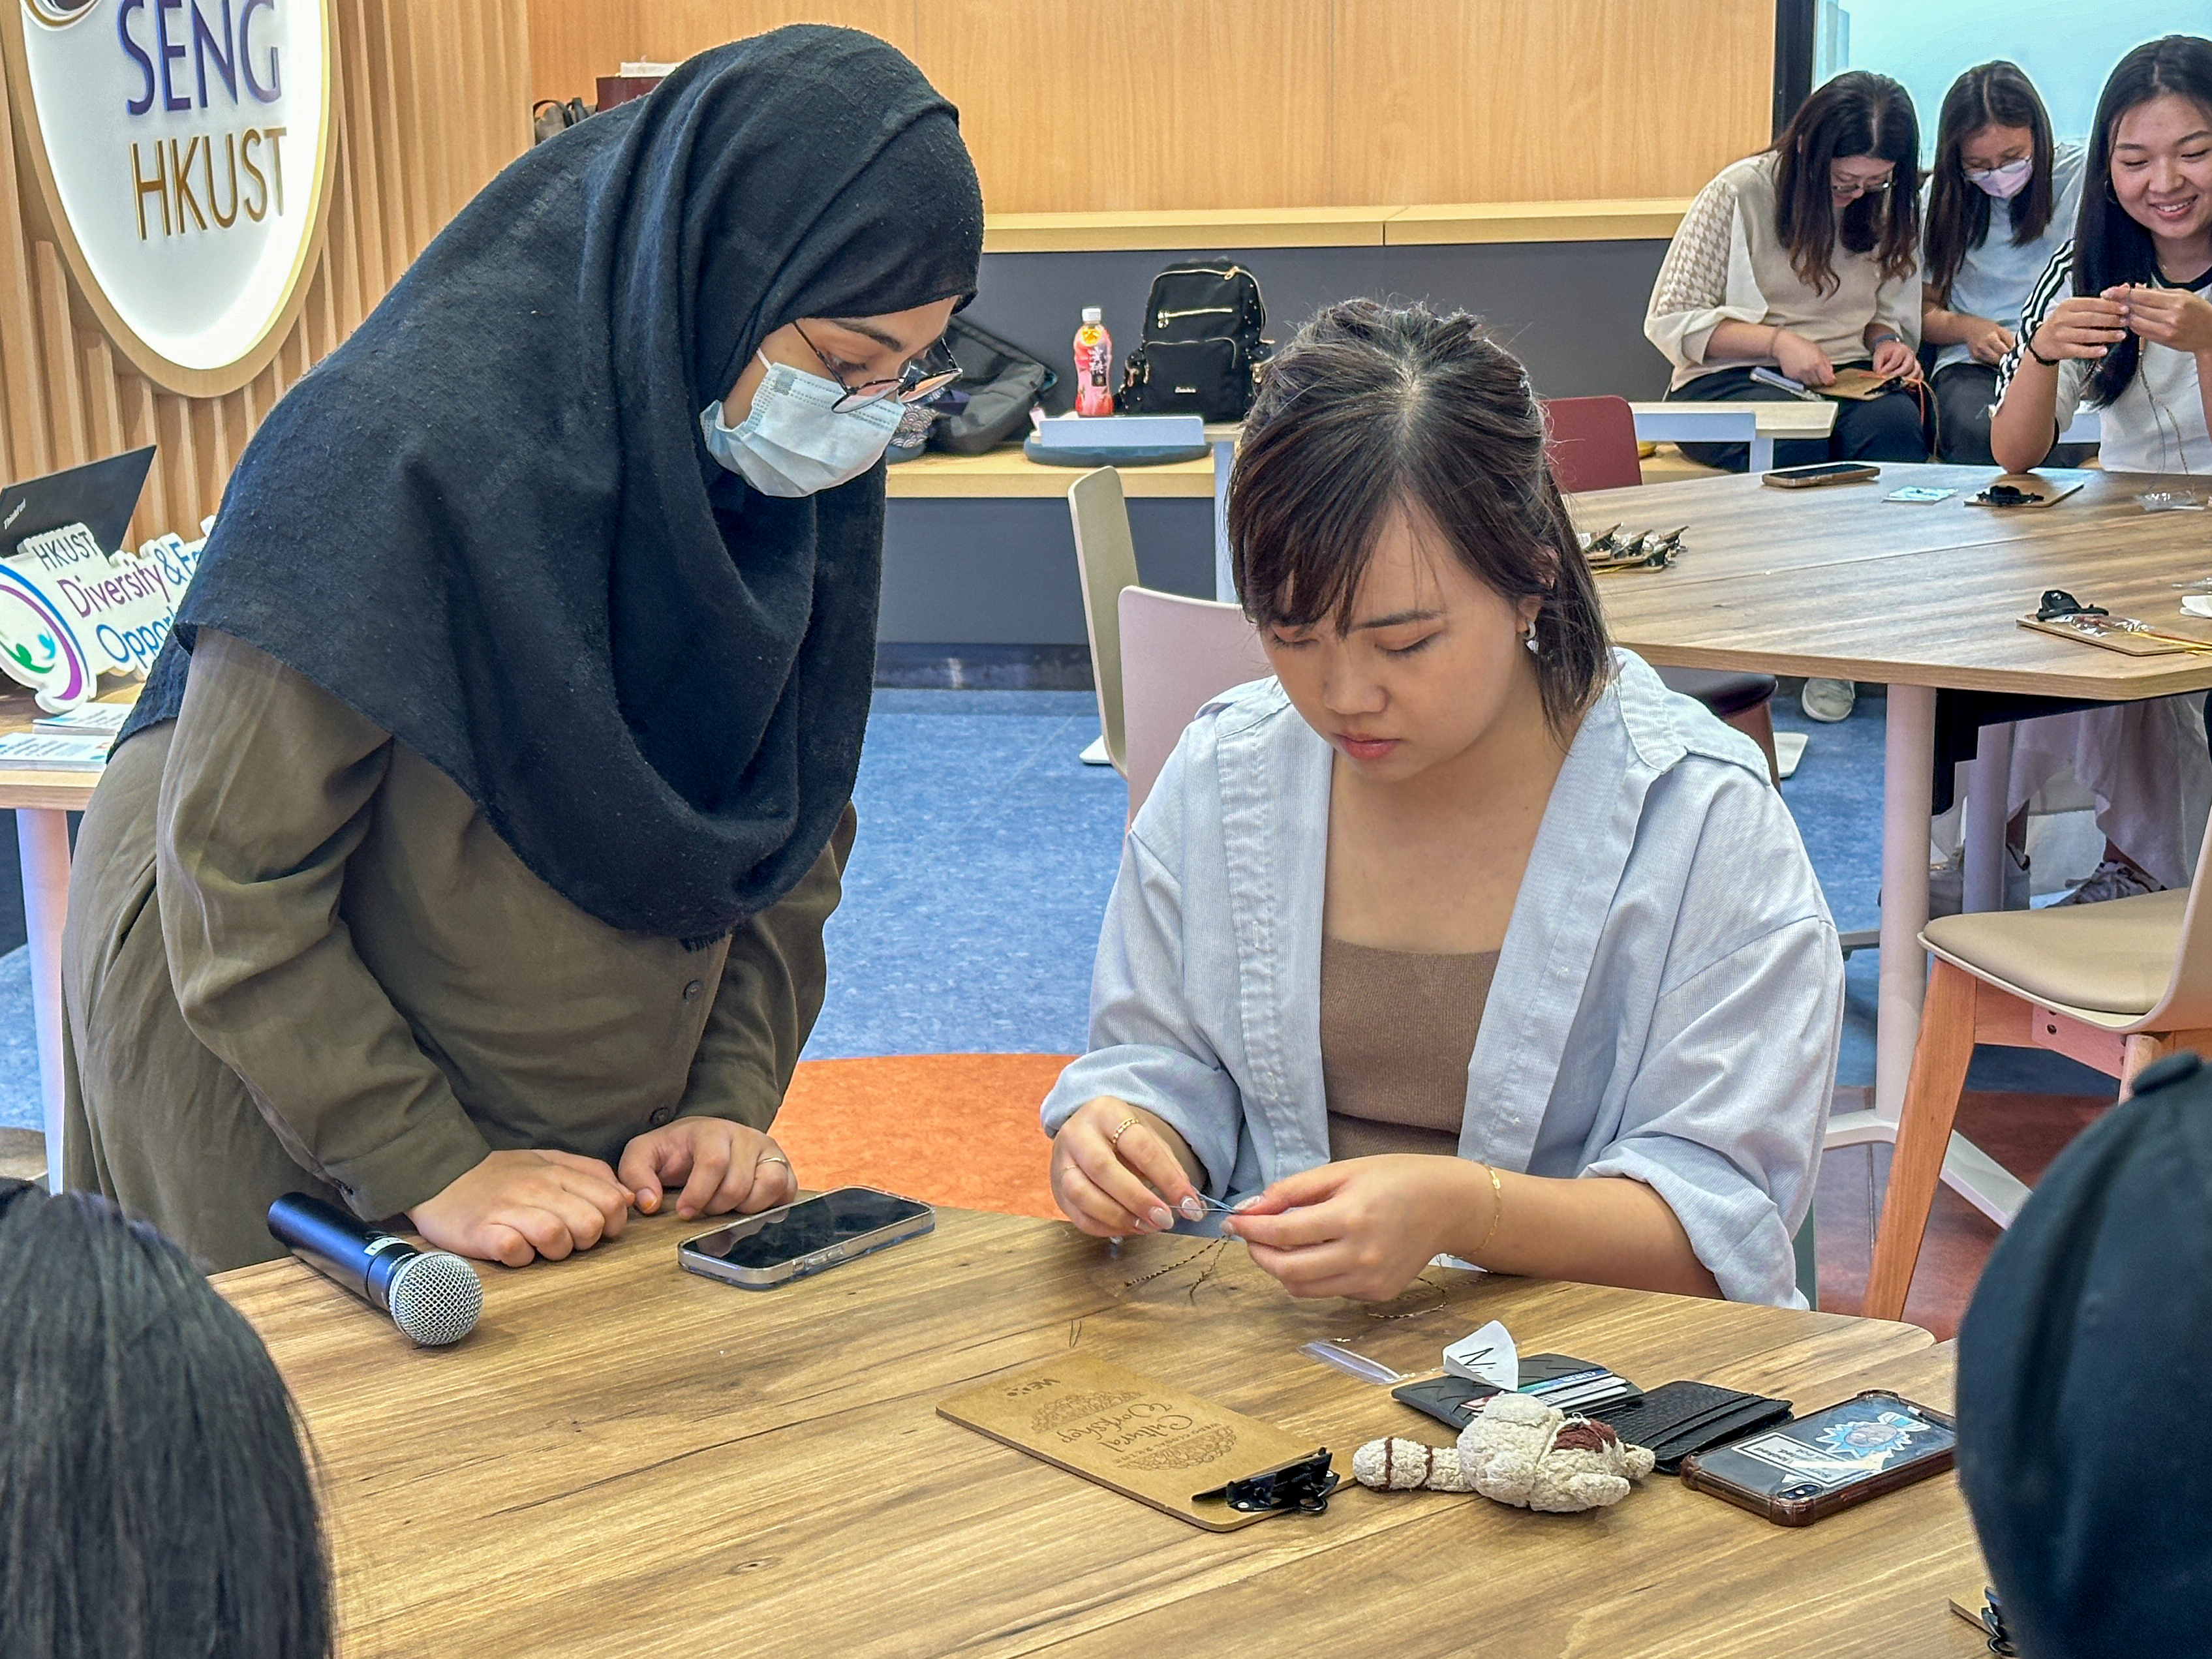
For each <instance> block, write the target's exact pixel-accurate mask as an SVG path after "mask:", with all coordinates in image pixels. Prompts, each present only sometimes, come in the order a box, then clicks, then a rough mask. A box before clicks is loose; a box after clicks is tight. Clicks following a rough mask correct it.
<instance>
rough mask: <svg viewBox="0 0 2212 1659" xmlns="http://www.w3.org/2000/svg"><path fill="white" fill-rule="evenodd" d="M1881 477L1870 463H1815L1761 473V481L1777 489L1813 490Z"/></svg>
mask: <svg viewBox="0 0 2212 1659" xmlns="http://www.w3.org/2000/svg"><path fill="white" fill-rule="evenodd" d="M1879 477H1881V468H1880V467H1878V466H1875V465H1873V464H1872V463H1871V462H1869V461H1815V462H1814V463H1813V464H1812V465H1810V466H1784V467H1777V468H1776V469H1775V470H1774V471H1771V472H1762V473H1760V474H1759V482H1760V483H1763V484H1771V485H1772V486H1773V487H1774V488H1775V489H1814V488H1816V487H1817V486H1819V485H1820V484H1832V483H1859V482H1860V481H1861V480H1863V479H1866V478H1879Z"/></svg>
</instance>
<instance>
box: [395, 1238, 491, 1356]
mask: <svg viewBox="0 0 2212 1659" xmlns="http://www.w3.org/2000/svg"><path fill="white" fill-rule="evenodd" d="M482 1312H483V1283H482V1281H480V1280H479V1279H477V1275H476V1270H475V1269H474V1268H473V1267H470V1266H469V1264H468V1263H467V1262H465V1261H462V1260H461V1258H460V1257H459V1256H457V1255H449V1254H447V1252H446V1251H444V1250H426V1251H424V1252H423V1253H422V1255H418V1256H416V1258H415V1259H414V1260H413V1261H409V1262H407V1263H406V1264H405V1265H404V1266H403V1267H401V1268H400V1269H399V1271H398V1273H395V1274H394V1275H393V1276H392V1323H393V1324H395V1325H397V1326H398V1327H399V1328H400V1329H401V1330H403V1331H404V1332H406V1333H407V1334H408V1335H410V1336H411V1337H413V1338H414V1339H415V1340H416V1341H417V1342H418V1343H420V1344H422V1346H424V1347H426V1348H442V1347H443V1346H446V1344H447V1343H448V1342H458V1341H459V1340H461V1339H462V1338H463V1337H465V1336H466V1335H467V1334H469V1333H470V1332H471V1331H472V1330H474V1329H475V1328H476V1324H477V1315H479V1314H481V1313H482Z"/></svg>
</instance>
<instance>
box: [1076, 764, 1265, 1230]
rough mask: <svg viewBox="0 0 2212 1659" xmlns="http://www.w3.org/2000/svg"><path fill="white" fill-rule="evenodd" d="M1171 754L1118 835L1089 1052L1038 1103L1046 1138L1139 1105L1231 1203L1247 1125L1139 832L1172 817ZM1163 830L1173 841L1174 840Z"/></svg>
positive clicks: (1163, 866)
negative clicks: (1087, 1115)
mask: <svg viewBox="0 0 2212 1659" xmlns="http://www.w3.org/2000/svg"><path fill="white" fill-rule="evenodd" d="M1182 772H1183V766H1182V750H1181V749H1178V750H1177V751H1176V757H1174V758H1173V759H1171V760H1170V763H1169V764H1168V767H1167V768H1166V769H1164V771H1163V772H1162V773H1161V775H1160V779H1159V781H1158V784H1156V785H1155V786H1154V787H1153V792H1152V798H1151V799H1150V800H1149V801H1147V803H1146V809H1145V811H1143V812H1142V813H1140V814H1139V818H1138V822H1137V825H1136V826H1135V827H1134V828H1133V829H1131V831H1130V832H1129V834H1128V835H1127V836H1124V837H1123V838H1122V842H1121V872H1120V873H1119V874H1118V875H1117V876H1116V878H1115V882H1114V893H1113V896H1112V897H1111V898H1110V899H1109V900H1108V901H1107V905H1106V919H1105V922H1104V925H1103V927H1101V929H1100V930H1099V935H1098V955H1097V961H1096V963H1094V965H1093V967H1092V969H1091V1052H1090V1053H1088V1054H1085V1055H1084V1056H1083V1057H1082V1058H1080V1059H1079V1060H1076V1061H1075V1062H1074V1063H1073V1065H1071V1066H1068V1067H1067V1069H1066V1071H1064V1072H1062V1073H1060V1080H1059V1081H1058V1082H1057V1083H1055V1084H1054V1085H1053V1088H1052V1091H1051V1092H1050V1093H1049V1094H1048V1095H1047V1096H1046V1097H1045V1101H1044V1107H1043V1121H1044V1128H1045V1133H1048V1134H1058V1133H1060V1126H1061V1125H1063V1124H1064V1123H1066V1121H1067V1120H1068V1119H1069V1118H1070V1117H1072V1116H1073V1115H1074V1114H1075V1112H1076V1109H1078V1108H1079V1107H1080V1106H1082V1105H1083V1104H1084V1103H1085V1102H1086V1101H1090V1100H1094V1099H1096V1098H1097V1097H1100V1096H1102V1095H1103V1096H1108V1097H1111V1098H1113V1099H1115V1100H1120V1101H1126V1102H1127V1103H1128V1104H1130V1105H1132V1106H1141V1107H1143V1108H1144V1109H1145V1110H1146V1111H1148V1112H1151V1113H1152V1114H1153V1115H1155V1116H1157V1117H1158V1118H1159V1119H1160V1120H1161V1121H1163V1122H1164V1123H1166V1124H1167V1125H1168V1127H1170V1128H1172V1129H1173V1130H1174V1131H1175V1132H1176V1133H1177V1134H1179V1135H1181V1136H1182V1139H1183V1142H1184V1144H1185V1145H1186V1146H1188V1147H1189V1148H1190V1150H1191V1151H1192V1152H1193V1153H1194V1154H1195V1155H1196V1156H1197V1158H1198V1161H1199V1162H1200V1164H1203V1165H1204V1166H1205V1168H1206V1182H1205V1188H1206V1192H1207V1193H1208V1194H1210V1195H1211V1196H1212V1197H1214V1198H1225V1197H1226V1196H1227V1195H1228V1191H1229V1182H1230V1177H1231V1171H1232V1170H1234V1168H1235V1166H1236V1162H1237V1136H1238V1131H1239V1129H1240V1127H1241V1126H1242V1123H1243V1107H1242V1097H1241V1095H1240V1094H1239V1092H1238V1090H1237V1084H1236V1080H1235V1079H1233V1078H1232V1077H1231V1075H1230V1073H1229V1070H1228V1068H1227V1066H1225V1065H1224V1064H1223V1062H1222V1060H1221V1059H1220V1057H1219V1056H1218V1054H1215V1053H1214V1051H1213V1048H1212V1045H1210V1044H1209V1043H1208V1042H1207V1041H1206V1036H1205V1035H1204V1033H1203V1032H1202V1031H1201V1030H1200V1027H1199V1021H1198V1018H1197V1016H1196V1013H1195V1011H1194V1009H1193V1007H1192V1006H1191V1000H1190V998H1189V996H1188V994H1187V987H1186V979H1185V963H1184V959H1183V925H1184V918H1183V903H1182V900H1183V894H1182V880H1181V878H1180V876H1179V874H1178V873H1177V872H1176V871H1175V870H1174V869H1172V868H1170V866H1169V865H1168V863H1167V862H1166V861H1165V860H1163V859H1162V858H1161V857H1160V856H1159V855H1158V854H1156V853H1155V852H1153V851H1152V848H1150V847H1149V846H1147V845H1146V839H1145V835H1144V832H1145V830H1146V829H1148V828H1153V827H1155V826H1158V825H1159V823H1160V822H1161V820H1163V819H1170V818H1173V817H1176V799H1177V796H1178V794H1179V793H1180V789H1179V785H1180V782H1181V779H1182ZM1169 827H1170V845H1176V846H1179V845H1180V844H1181V837H1180V836H1179V835H1178V834H1175V833H1173V830H1174V829H1175V826H1173V825H1170V826H1169Z"/></svg>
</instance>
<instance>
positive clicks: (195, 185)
mask: <svg viewBox="0 0 2212 1659" xmlns="http://www.w3.org/2000/svg"><path fill="white" fill-rule="evenodd" d="M275 9H276V0H245V3H244V4H243V5H240V6H239V7H238V8H237V9H236V11H235V13H234V11H233V9H232V0H221V3H220V5H219V6H217V5H216V4H215V0H185V3H181V4H180V3H179V0H123V3H122V5H121V6H120V7H119V8H118V11H117V14H116V21H115V31H116V35H117V38H118V40H119V41H120V43H121V45H122V48H123V51H124V53H125V56H127V57H128V58H130V59H131V65H132V68H133V70H135V72H136V76H137V81H138V88H137V93H136V94H135V95H134V96H131V97H130V98H128V99H126V100H125V103H124V108H125V111H126V112H128V113H129V114H130V115H131V116H133V117H134V118H135V117H139V116H143V115H145V114H147V113H149V112H151V111H153V110H154V109H155V108H156V107H157V106H158V107H159V108H160V109H161V110H163V111H166V112H174V111H180V110H191V109H207V108H210V106H212V105H213V104H214V102H215V101H216V100H217V99H219V98H224V97H227V98H228V101H229V102H230V103H231V105H233V106H238V105H240V103H241V102H245V101H250V102H251V103H259V104H273V103H275V102H276V101H277V100H278V98H279V97H280V96H281V94H282V92H283V64H281V62H280V61H279V58H280V53H279V52H278V51H277V49H276V46H273V45H268V46H264V48H263V53H262V61H261V62H260V63H258V64H257V63H256V61H255V57H254V52H255V46H254V40H253V29H254V24H255V22H256V21H257V18H258V15H259V14H261V13H263V12H274V11H275ZM210 14H212V15H210ZM187 15H188V16H189V18H190V27H188V28H187V27H186V26H185V18H186V16H187ZM187 63H189V64H190V68H189V70H187V69H186V64H187ZM284 131H285V130H284V128H283V127H281V126H265V125H260V126H247V127H243V128H239V129H234V130H233V131H228V132H222V133H205V132H203V133H194V134H192V135H191V136H190V137H186V138H183V139H178V138H172V137H157V138H152V139H149V140H148V141H147V142H146V143H144V144H143V146H142V145H141V144H140V143H139V142H138V141H137V139H133V140H132V141H131V189H132V191H133V193H134V199H135V200H136V203H137V216H138V238H139V240H141V241H145V240H149V238H150V236H151V235H152V234H153V232H154V229H155V226H156V225H158V226H159V228H160V231H161V234H162V235H164V236H181V235H183V234H185V232H187V231H190V230H209V229H214V230H228V229H229V228H231V227H232V226H233V225H234V224H236V223H237V222H238V221H239V218H240V216H241V215H243V216H244V217H245V218H246V221H247V222H249V223H252V224H258V223H259V222H261V221H262V220H264V218H267V217H268V216H270V214H272V213H275V214H278V215H282V214H283V211H284V150H283V139H284ZM148 197H152V198H153V199H152V201H151V203H149V201H148Z"/></svg>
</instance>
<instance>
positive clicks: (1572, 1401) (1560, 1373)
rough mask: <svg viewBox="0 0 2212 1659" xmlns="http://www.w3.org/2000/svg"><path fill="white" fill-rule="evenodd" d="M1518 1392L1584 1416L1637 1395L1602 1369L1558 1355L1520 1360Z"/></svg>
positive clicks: (1631, 1385) (1630, 1386)
mask: <svg viewBox="0 0 2212 1659" xmlns="http://www.w3.org/2000/svg"><path fill="white" fill-rule="evenodd" d="M1519 1391H1520V1392H1521V1393H1522V1394H1525V1395H1528V1397H1529V1398H1530V1399H1531V1400H1541V1401H1543V1402H1544V1404H1546V1405H1547V1406H1553V1407H1558V1408H1559V1410H1561V1411H1563V1412H1572V1413H1584V1414H1586V1413H1589V1411H1591V1410H1592V1409H1593V1408H1595V1407H1599V1406H1609V1405H1613V1404H1614V1403H1616V1402H1618V1401H1625V1400H1630V1399H1633V1398H1635V1397H1637V1395H1638V1389H1637V1387H1636V1385H1635V1384H1634V1383H1631V1382H1629V1381H1628V1380H1627V1379H1626V1377H1620V1376H1614V1375H1613V1373H1612V1372H1611V1371H1609V1370H1607V1369H1606V1368H1605V1367H1604V1366H1602V1365H1593V1364H1589V1362H1588V1361H1587V1360H1581V1359H1570V1358H1568V1357H1567V1356H1566V1355H1565V1354H1561V1353H1540V1354H1531V1355H1530V1356H1529V1357H1528V1358H1526V1359H1523V1360H1522V1362H1521V1388H1520V1390H1519Z"/></svg>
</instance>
